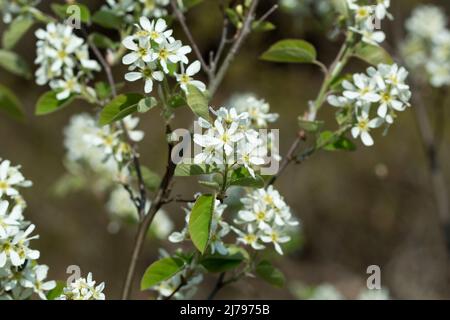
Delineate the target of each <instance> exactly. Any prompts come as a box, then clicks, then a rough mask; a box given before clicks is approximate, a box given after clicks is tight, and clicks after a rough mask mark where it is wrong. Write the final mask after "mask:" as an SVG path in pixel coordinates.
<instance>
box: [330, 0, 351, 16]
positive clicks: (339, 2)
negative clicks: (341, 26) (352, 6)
mask: <svg viewBox="0 0 450 320" xmlns="http://www.w3.org/2000/svg"><path fill="white" fill-rule="evenodd" d="M331 4H332V5H333V7H334V9H335V10H336V11H337V12H338V13H340V14H341V15H342V16H344V17H348V7H347V1H346V0H331Z"/></svg>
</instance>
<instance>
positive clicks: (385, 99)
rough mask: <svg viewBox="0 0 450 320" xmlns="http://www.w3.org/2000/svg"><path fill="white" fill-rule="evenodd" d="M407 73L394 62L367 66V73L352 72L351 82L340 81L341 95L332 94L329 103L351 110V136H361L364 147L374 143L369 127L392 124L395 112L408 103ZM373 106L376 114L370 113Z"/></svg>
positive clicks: (402, 108)
mask: <svg viewBox="0 0 450 320" xmlns="http://www.w3.org/2000/svg"><path fill="white" fill-rule="evenodd" d="M407 76H408V72H407V71H406V69H405V68H403V67H399V66H398V65H397V64H393V65H386V64H379V65H378V67H377V68H374V67H370V68H368V69H367V73H366V74H363V73H359V74H354V75H353V79H352V80H353V81H348V80H344V81H343V82H342V87H343V93H342V96H335V95H331V96H329V97H328V102H329V103H330V104H331V105H332V106H335V107H339V108H348V109H350V110H351V112H352V114H353V115H354V118H355V120H356V121H354V123H353V128H352V130H351V133H352V136H353V137H354V138H357V137H359V136H360V137H361V140H362V142H363V143H364V144H365V145H366V146H371V145H373V143H374V142H373V139H372V136H371V135H370V131H371V129H374V128H378V127H380V126H381V125H382V124H386V125H387V126H389V125H391V124H393V122H394V119H395V118H396V112H397V111H404V110H405V109H406V107H408V106H410V104H409V100H410V98H411V91H410V88H409V86H408V85H407V84H406V83H405V80H406V78H407ZM372 107H376V108H377V111H376V116H373V117H372V116H371V114H370V111H371V109H372Z"/></svg>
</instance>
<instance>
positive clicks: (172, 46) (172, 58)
mask: <svg viewBox="0 0 450 320" xmlns="http://www.w3.org/2000/svg"><path fill="white" fill-rule="evenodd" d="M191 51H192V49H191V47H189V46H183V44H182V43H181V41H179V40H173V41H171V42H170V39H169V40H168V41H163V42H162V43H160V44H159V47H158V48H156V49H155V50H154V51H153V53H152V61H153V60H158V61H159V63H160V64H161V67H162V68H163V71H164V72H165V73H169V69H168V63H178V62H182V63H184V64H187V63H188V62H189V61H188V59H187V57H186V54H188V53H190V52H191Z"/></svg>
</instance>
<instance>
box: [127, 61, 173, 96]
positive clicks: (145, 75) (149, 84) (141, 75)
mask: <svg viewBox="0 0 450 320" xmlns="http://www.w3.org/2000/svg"><path fill="white" fill-rule="evenodd" d="M138 70H139V71H130V72H128V73H126V74H125V80H127V81H131V82H133V81H136V80H139V79H144V81H145V85H144V92H145V93H150V92H152V90H153V80H156V81H163V80H164V73H162V72H161V71H158V70H155V66H152V65H151V64H146V65H145V66H144V67H143V68H139V67H138Z"/></svg>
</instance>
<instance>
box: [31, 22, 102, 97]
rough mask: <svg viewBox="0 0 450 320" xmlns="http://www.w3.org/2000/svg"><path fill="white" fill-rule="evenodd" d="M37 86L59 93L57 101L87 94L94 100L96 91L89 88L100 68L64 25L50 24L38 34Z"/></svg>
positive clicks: (80, 40)
mask: <svg viewBox="0 0 450 320" xmlns="http://www.w3.org/2000/svg"><path fill="white" fill-rule="evenodd" d="M35 34H36V37H37V38H38V41H37V42H36V60H35V63H36V64H37V65H39V67H38V69H37V70H36V83H37V84H38V85H45V84H47V83H48V84H49V85H50V87H51V88H52V89H53V90H56V91H57V92H58V94H57V95H56V97H57V99H58V100H64V99H67V98H68V97H69V96H70V95H71V94H80V93H85V94H87V95H88V96H91V97H95V91H94V89H93V88H91V87H88V86H87V85H86V83H87V81H88V80H89V79H90V77H91V76H92V72H93V71H99V70H100V65H99V64H98V62H97V61H96V60H93V59H91V58H90V56H89V49H88V45H87V44H86V43H85V41H84V40H83V39H82V38H80V37H78V36H77V35H75V34H74V31H73V28H72V27H70V26H68V25H65V24H56V23H49V24H47V27H46V29H39V30H37V31H36V33H35Z"/></svg>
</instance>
